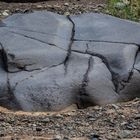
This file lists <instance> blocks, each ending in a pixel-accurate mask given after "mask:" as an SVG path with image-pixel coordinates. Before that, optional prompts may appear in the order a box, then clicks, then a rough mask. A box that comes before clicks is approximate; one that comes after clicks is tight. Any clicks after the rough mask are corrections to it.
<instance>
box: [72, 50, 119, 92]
mask: <svg viewBox="0 0 140 140" xmlns="http://www.w3.org/2000/svg"><path fill="white" fill-rule="evenodd" d="M72 51H73V52H77V53H82V54H88V55H91V56H96V57H98V58H100V59H101V60H102V62H103V63H104V64H105V65H106V67H107V68H108V70H109V72H110V74H111V75H112V83H113V85H114V88H115V92H116V93H118V86H119V78H118V77H119V76H118V74H117V73H115V72H113V70H112V69H111V68H110V66H109V63H108V61H107V59H106V58H105V57H104V56H103V55H101V54H98V53H93V52H90V51H88V50H86V52H81V51H78V50H72Z"/></svg>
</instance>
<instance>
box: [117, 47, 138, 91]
mask: <svg viewBox="0 0 140 140" xmlns="http://www.w3.org/2000/svg"><path fill="white" fill-rule="evenodd" d="M137 46H138V50H137V51H136V54H135V59H134V63H133V65H132V69H131V71H130V72H129V76H128V79H127V80H123V81H122V83H121V85H122V88H121V89H120V91H119V92H121V91H122V90H123V89H124V88H125V87H126V85H127V84H128V83H130V81H131V79H132V77H133V70H134V69H136V68H135V63H136V59H137V56H138V53H139V51H140V46H139V45H137ZM136 70H137V69H136ZM137 71H138V70H137Z"/></svg>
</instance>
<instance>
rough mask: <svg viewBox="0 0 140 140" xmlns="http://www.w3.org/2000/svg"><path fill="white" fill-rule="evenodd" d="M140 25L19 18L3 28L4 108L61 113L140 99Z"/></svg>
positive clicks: (92, 18) (0, 82) (99, 18)
mask: <svg viewBox="0 0 140 140" xmlns="http://www.w3.org/2000/svg"><path fill="white" fill-rule="evenodd" d="M139 46H140V24H138V23H135V22H131V21H127V20H122V19H118V18H115V17H112V16H108V15H103V14H95V13H90V14H83V15H78V16H68V17H65V16H62V15H58V14H54V13H51V12H45V11H44V12H33V13H28V14H15V15H12V16H10V17H8V18H6V19H4V20H3V22H2V23H0V105H1V106H4V107H7V108H9V109H14V110H25V111H59V110H61V109H64V108H65V107H67V106H70V105H71V104H77V106H78V107H79V108H85V107H88V106H91V105H103V104H107V103H115V102H119V101H127V100H131V99H133V98H135V97H140V86H139V82H140V52H139Z"/></svg>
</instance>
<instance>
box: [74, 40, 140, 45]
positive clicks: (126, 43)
mask: <svg viewBox="0 0 140 140" xmlns="http://www.w3.org/2000/svg"><path fill="white" fill-rule="evenodd" d="M73 41H75V42H76V41H78V42H86V41H87V42H101V43H116V44H125V45H136V46H139V44H137V43H133V42H119V41H107V40H87V39H85V40H82V39H74V40H73Z"/></svg>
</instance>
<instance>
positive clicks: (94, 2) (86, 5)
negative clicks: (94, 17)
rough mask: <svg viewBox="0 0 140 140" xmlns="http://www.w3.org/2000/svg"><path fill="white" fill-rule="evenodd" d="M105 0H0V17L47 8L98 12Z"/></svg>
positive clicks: (103, 5) (53, 10) (59, 10)
mask: <svg viewBox="0 0 140 140" xmlns="http://www.w3.org/2000/svg"><path fill="white" fill-rule="evenodd" d="M33 1H34V0H33ZM105 2H106V0H49V1H43V2H37V3H31V2H29V3H26V2H25V3H14V2H11V3H6V2H2V1H0V18H1V19H2V18H4V17H6V16H8V15H10V14H13V13H18V12H20V13H26V12H31V11H32V10H48V11H52V12H57V13H59V14H65V15H68V14H81V13H85V12H100V11H102V10H103V9H104V7H105Z"/></svg>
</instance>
